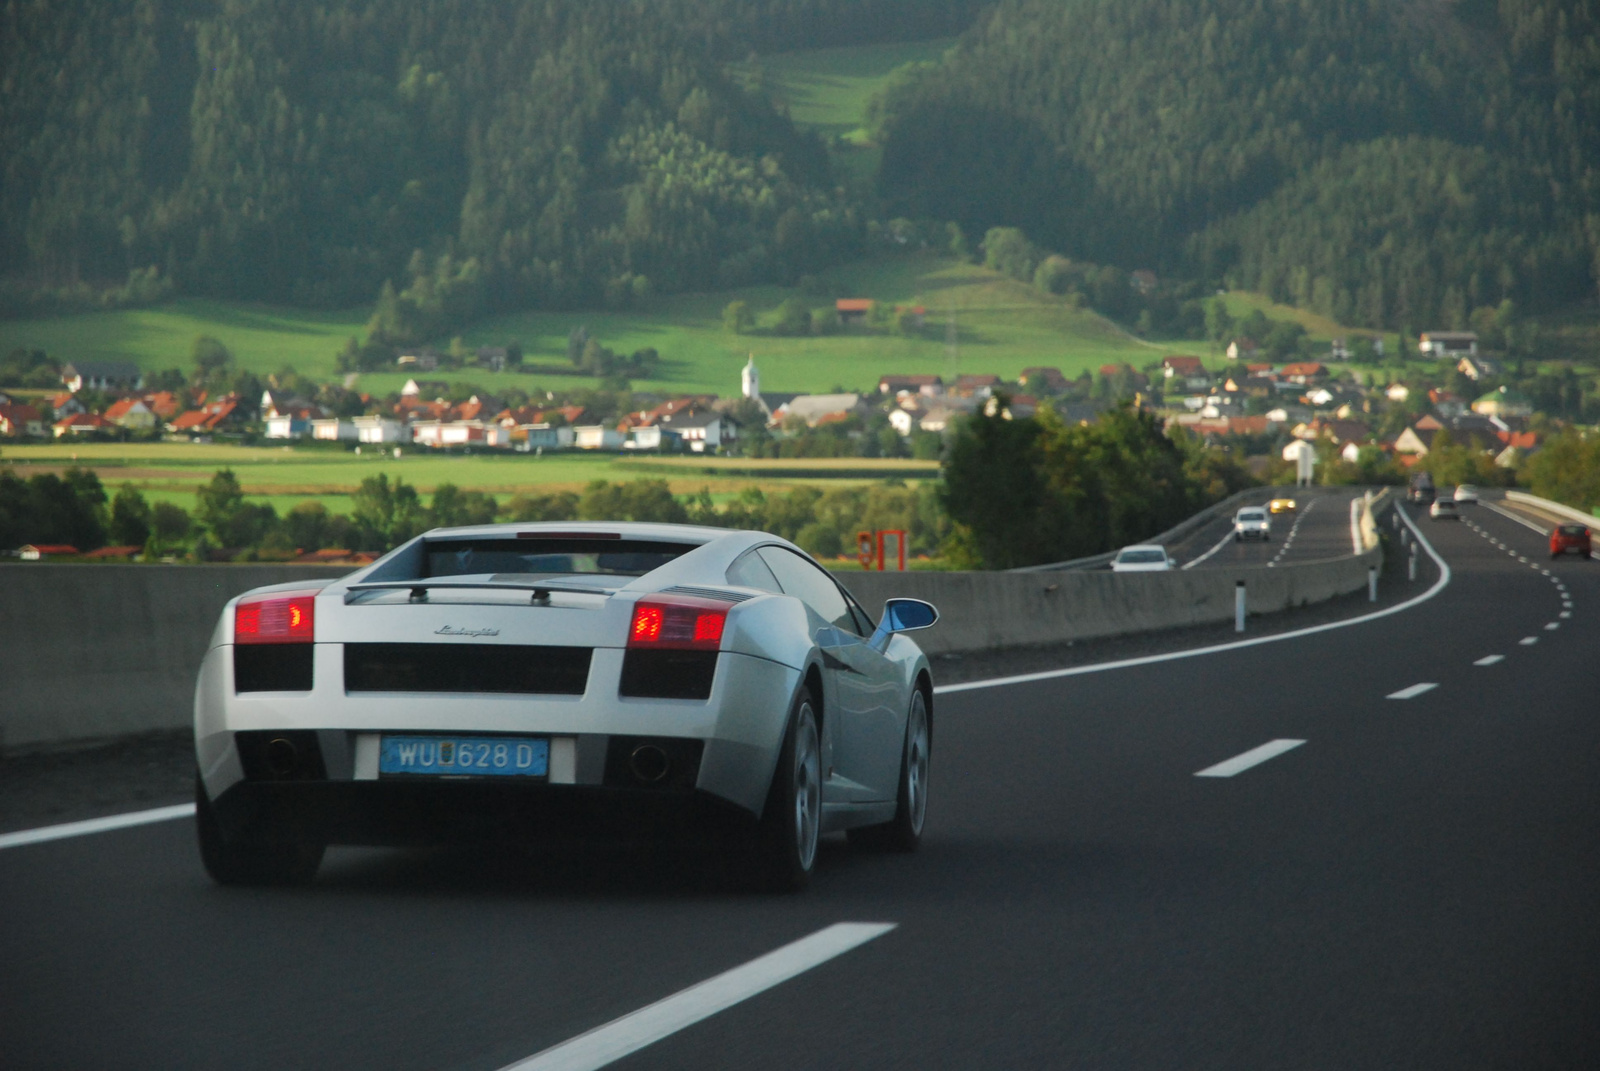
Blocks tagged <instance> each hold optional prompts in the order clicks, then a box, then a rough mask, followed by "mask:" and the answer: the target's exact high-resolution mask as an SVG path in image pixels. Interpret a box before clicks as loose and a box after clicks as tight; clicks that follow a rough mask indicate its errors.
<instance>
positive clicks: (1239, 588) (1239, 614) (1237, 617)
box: [1233, 580, 1244, 632]
mask: <svg viewBox="0 0 1600 1071" xmlns="http://www.w3.org/2000/svg"><path fill="white" fill-rule="evenodd" d="M1233 631H1235V632H1243V631H1244V581H1243V580H1239V581H1235V583H1234V585H1233Z"/></svg>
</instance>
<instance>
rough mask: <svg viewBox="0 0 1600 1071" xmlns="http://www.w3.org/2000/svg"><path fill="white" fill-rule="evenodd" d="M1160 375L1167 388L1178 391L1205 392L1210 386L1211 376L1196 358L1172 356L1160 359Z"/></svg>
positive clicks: (1202, 363) (1203, 364)
mask: <svg viewBox="0 0 1600 1071" xmlns="http://www.w3.org/2000/svg"><path fill="white" fill-rule="evenodd" d="M1161 374H1162V375H1163V376H1164V377H1166V380H1167V383H1168V385H1169V387H1176V388H1177V389H1180V390H1206V389H1207V388H1209V387H1210V386H1211V376H1210V375H1209V374H1208V373H1207V372H1206V366H1205V363H1204V362H1202V361H1201V360H1200V358H1198V357H1184V356H1172V357H1163V358H1161Z"/></svg>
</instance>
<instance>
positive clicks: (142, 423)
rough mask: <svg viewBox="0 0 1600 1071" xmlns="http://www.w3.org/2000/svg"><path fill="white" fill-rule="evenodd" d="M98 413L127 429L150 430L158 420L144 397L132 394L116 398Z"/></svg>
mask: <svg viewBox="0 0 1600 1071" xmlns="http://www.w3.org/2000/svg"><path fill="white" fill-rule="evenodd" d="M100 415H101V416H103V417H105V418H106V420H108V421H110V422H111V423H113V424H115V425H117V427H119V428H127V429H128V430H129V431H150V430H151V429H153V428H154V427H155V426H156V424H157V423H158V422H159V418H158V417H157V416H156V415H155V413H154V412H153V411H152V410H151V409H150V407H149V406H148V405H146V404H144V399H142V398H136V397H133V396H132V395H130V396H128V397H126V398H118V399H117V400H116V401H114V402H112V403H111V404H110V405H108V406H107V407H106V411H105V412H103V413H101V414H100Z"/></svg>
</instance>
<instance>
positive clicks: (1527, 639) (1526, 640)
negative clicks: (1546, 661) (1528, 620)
mask: <svg viewBox="0 0 1600 1071" xmlns="http://www.w3.org/2000/svg"><path fill="white" fill-rule="evenodd" d="M1517 642H1518V643H1520V644H1522V646H1524V647H1532V646H1533V645H1534V644H1536V643H1538V642H1539V637H1537V636H1524V637H1522V639H1520V640H1518V641H1517Z"/></svg>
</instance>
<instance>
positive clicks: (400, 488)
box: [350, 472, 427, 550]
mask: <svg viewBox="0 0 1600 1071" xmlns="http://www.w3.org/2000/svg"><path fill="white" fill-rule="evenodd" d="M350 497H351V510H350V520H351V523H352V524H353V525H354V526H355V532H356V535H357V538H358V540H359V542H360V543H361V549H364V550H391V549H393V548H394V547H397V546H399V545H400V544H401V543H404V542H405V541H406V540H408V539H411V538H412V537H414V536H416V535H417V534H418V533H419V532H421V531H423V530H424V528H425V527H426V525H427V514H426V511H425V510H424V509H423V508H422V500H421V499H420V498H419V497H418V495H417V489H416V488H414V487H412V486H411V485H410V484H408V483H406V482H405V481H404V480H402V479H400V478H399V477H396V478H395V481H394V483H392V484H391V483H390V482H389V477H388V476H387V475H386V474H384V473H381V472H380V473H378V474H377V475H376V476H368V477H367V478H366V479H364V480H362V481H361V486H360V487H358V488H356V490H355V493H354V494H353V495H351V496H350Z"/></svg>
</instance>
